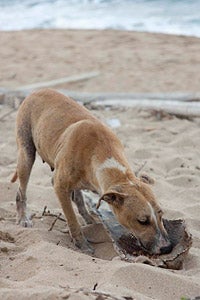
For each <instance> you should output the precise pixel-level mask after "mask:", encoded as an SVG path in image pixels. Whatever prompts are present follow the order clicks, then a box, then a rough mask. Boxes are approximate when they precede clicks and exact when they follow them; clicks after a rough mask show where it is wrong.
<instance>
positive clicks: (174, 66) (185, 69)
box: [0, 30, 200, 93]
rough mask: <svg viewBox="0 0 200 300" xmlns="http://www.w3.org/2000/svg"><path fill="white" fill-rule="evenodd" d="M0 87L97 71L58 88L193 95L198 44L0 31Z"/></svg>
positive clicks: (114, 34) (137, 36) (143, 36)
mask: <svg viewBox="0 0 200 300" xmlns="http://www.w3.org/2000/svg"><path fill="white" fill-rule="evenodd" d="M0 40H1V47H0V86H3V87H9V88H14V87H19V86H23V85H25V84H31V83H35V82H40V81H47V80H53V79H57V78H62V77H66V76H71V75H78V74H80V73H85V72H90V71H99V72H100V75H99V76H98V77H96V78H94V79H92V80H88V81H83V82H78V83H75V84H64V85H60V86H59V87H63V88H66V89H72V90H79V91H86V92H154V93H157V92H174V91H175V92H177V91H180V92H190V91H192V92H196V91H197V92H199V82H200V72H199V68H200V58H199V51H200V39H198V38H193V37H184V36H171V35H164V34H150V33H137V32H124V31H111V30H110V31H109V30H108V31H92V30H89V31H83V30H82V31H80V30H79V31H78V30H45V31H40V30H38V31H19V32H0Z"/></svg>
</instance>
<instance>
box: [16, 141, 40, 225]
mask: <svg viewBox="0 0 200 300" xmlns="http://www.w3.org/2000/svg"><path fill="white" fill-rule="evenodd" d="M35 152H36V150H35V146H34V144H33V141H32V139H31V138H28V136H26V138H24V139H23V137H22V136H18V162H17V175H18V178H19V189H18V192H17V196H16V206H17V224H20V225H22V226H24V227H32V221H31V218H30V216H28V214H27V210H26V190H27V184H28V181H29V177H30V173H31V169H32V166H33V163H34V161H35Z"/></svg>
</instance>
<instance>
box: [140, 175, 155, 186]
mask: <svg viewBox="0 0 200 300" xmlns="http://www.w3.org/2000/svg"><path fill="white" fill-rule="evenodd" d="M140 180H141V181H142V182H144V183H147V184H154V183H155V180H154V179H153V178H151V177H150V176H149V175H147V174H142V175H140Z"/></svg>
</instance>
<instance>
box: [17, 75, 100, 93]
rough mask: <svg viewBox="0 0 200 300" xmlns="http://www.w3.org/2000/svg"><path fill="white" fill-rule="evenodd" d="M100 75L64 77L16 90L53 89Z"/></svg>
mask: <svg viewBox="0 0 200 300" xmlns="http://www.w3.org/2000/svg"><path fill="white" fill-rule="evenodd" d="M99 74H100V73H99V72H96V71H95V72H89V73H83V74H80V75H74V76H68V77H63V78H59V79H55V80H50V81H46V82H37V83H33V84H29V85H24V86H20V87H18V88H16V89H15V90H16V91H23V90H34V89H38V88H43V87H52V86H56V85H59V84H62V83H69V82H70V83H71V82H77V81H82V80H88V79H91V78H93V77H96V76H98V75H99Z"/></svg>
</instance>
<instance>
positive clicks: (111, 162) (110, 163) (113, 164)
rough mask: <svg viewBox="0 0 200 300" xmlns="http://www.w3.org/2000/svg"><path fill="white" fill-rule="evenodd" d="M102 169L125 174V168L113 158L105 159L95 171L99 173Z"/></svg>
mask: <svg viewBox="0 0 200 300" xmlns="http://www.w3.org/2000/svg"><path fill="white" fill-rule="evenodd" d="M104 169H118V170H119V171H121V172H122V173H124V174H125V173H126V167H124V166H122V165H121V164H120V163H119V162H118V161H117V160H116V159H115V158H114V157H111V158H108V159H106V160H105V161H104V162H103V163H102V164H101V165H99V167H98V169H97V173H100V172H101V171H103V170H104Z"/></svg>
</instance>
